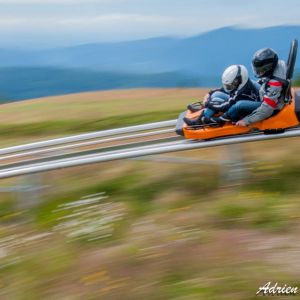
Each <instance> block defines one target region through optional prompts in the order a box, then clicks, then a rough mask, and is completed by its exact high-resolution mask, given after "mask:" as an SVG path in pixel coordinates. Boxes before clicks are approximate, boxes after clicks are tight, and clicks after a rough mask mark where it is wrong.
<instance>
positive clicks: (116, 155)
mask: <svg viewBox="0 0 300 300" xmlns="http://www.w3.org/2000/svg"><path fill="white" fill-rule="evenodd" d="M159 123H160V124H159ZM159 123H152V124H145V125H141V126H131V127H126V128H120V129H115V130H113V131H104V132H98V133H97V134H95V133H94V134H86V135H81V136H73V137H68V138H63V139H56V140H51V141H45V142H38V143H33V144H27V145H23V146H17V147H11V148H10V150H8V149H9V148H6V149H2V151H1V149H0V155H1V154H3V153H5V154H8V153H15V152H22V151H26V150H33V149H37V148H38V149H39V148H45V147H50V146H54V145H62V144H64V143H72V142H78V141H79V140H81V141H82V140H85V139H93V138H98V137H99V136H101V137H105V136H108V135H109V134H108V132H113V133H112V134H114V135H117V134H125V133H128V131H126V130H130V131H129V132H135V131H134V130H136V131H144V130H151V129H159V128H163V127H168V126H173V124H174V120H171V121H167V122H159ZM134 127H135V128H134ZM149 127H151V128H149ZM141 128H143V129H141ZM145 128H148V129H145ZM118 132H119V133H118ZM154 135H155V134H154V133H153V136H154ZM96 136H97V137H96ZM298 136H300V129H298V128H297V129H293V130H289V131H287V132H285V133H281V134H272V135H264V134H249V135H244V136H235V137H229V138H220V139H217V140H211V141H188V140H176V141H172V142H160V143H159V142H156V143H154V144H152V145H143V146H142V145H139V144H137V143H131V145H129V147H128V144H127V145H126V146H124V147H123V146H122V147H121V149H117V150H116V149H113V148H112V147H108V148H107V149H106V150H104V151H102V152H99V153H93V154H91V153H89V154H86V153H84V154H83V152H78V153H76V154H74V155H73V156H71V157H67V158H66V157H60V158H57V157H53V156H52V159H50V160H49V158H47V160H46V159H42V160H41V161H39V162H37V161H30V162H28V161H27V162H26V164H25V162H21V164H20V165H18V166H16V165H6V166H4V167H3V169H2V170H0V178H9V177H14V176H20V175H25V174H32V173H38V172H45V171H51V170H57V169H63V168H69V167H76V166H82V165H87V164H94V163H100V162H107V161H113V160H119V159H129V158H135V157H140V156H147V155H155V154H161V153H169V152H176V151H186V150H193V149H200V148H208V147H217V146H223V145H230V144H238V143H248V142H256V141H265V140H273V139H281V138H293V137H298ZM79 137H80V139H78V138H79ZM127 138H128V137H126V138H125V139H127ZM41 145H42V146H41ZM35 147H36V148H35ZM12 148H13V149H12ZM50 158H51V157H50Z"/></svg>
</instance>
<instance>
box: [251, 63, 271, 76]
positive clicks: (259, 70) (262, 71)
mask: <svg viewBox="0 0 300 300" xmlns="http://www.w3.org/2000/svg"><path fill="white" fill-rule="evenodd" d="M272 68H273V63H269V64H267V65H264V66H253V72H254V74H255V76H256V77H262V76H264V75H267V74H268V73H269V72H270V71H271V70H272Z"/></svg>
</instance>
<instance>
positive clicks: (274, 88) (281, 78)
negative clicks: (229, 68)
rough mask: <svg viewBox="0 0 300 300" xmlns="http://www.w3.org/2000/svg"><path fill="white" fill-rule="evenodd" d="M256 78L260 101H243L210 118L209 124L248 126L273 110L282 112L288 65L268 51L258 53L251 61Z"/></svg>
mask: <svg viewBox="0 0 300 300" xmlns="http://www.w3.org/2000/svg"><path fill="white" fill-rule="evenodd" d="M252 67H253V71H254V74H255V76H256V77H258V78H260V83H261V88H260V90H259V96H260V101H259V102H253V101H248V100H246V99H243V100H241V101H239V102H237V103H236V104H234V105H233V106H231V107H230V109H228V111H227V112H226V113H224V114H223V115H222V116H221V117H212V118H210V122H211V123H224V122H226V121H231V122H235V125H237V126H249V125H251V124H254V123H257V122H260V121H262V120H265V119H267V118H269V117H270V116H272V114H273V113H274V111H275V110H281V109H282V108H283V107H284V105H285V103H284V100H285V99H284V98H285V97H284V88H285V84H286V73H287V66H286V63H285V62H284V61H283V60H279V59H278V55H277V53H276V52H275V51H274V50H273V49H271V48H263V49H260V50H258V51H257V52H256V53H255V54H254V56H253V59H252Z"/></svg>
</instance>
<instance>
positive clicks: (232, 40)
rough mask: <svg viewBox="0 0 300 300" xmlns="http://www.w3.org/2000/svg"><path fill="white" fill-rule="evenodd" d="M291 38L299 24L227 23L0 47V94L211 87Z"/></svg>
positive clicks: (299, 33) (284, 50)
mask: <svg viewBox="0 0 300 300" xmlns="http://www.w3.org/2000/svg"><path fill="white" fill-rule="evenodd" d="M293 38H298V39H300V26H279V27H270V28H264V29H240V28H234V27H226V28H221V29H218V30H214V31H211V32H207V33H204V34H201V35H198V36H194V37H190V38H169V37H161V38H152V39H146V40H138V41H130V42H119V43H97V44H88V45H81V46H74V47H69V48H55V49H46V50H22V49H0V97H1V95H2V97H4V98H7V99H16V100H19V99H26V98H32V97H41V96H47V95H55V94H59V93H70V92H81V91H88V90H100V89H115V88H132V87H174V86H215V85H218V84H219V77H220V74H221V73H222V71H223V70H224V68H225V67H226V66H228V65H230V64H234V63H239V64H245V65H246V66H247V67H248V68H250V62H251V57H252V55H253V53H254V52H255V51H256V50H257V49H259V48H262V47H272V48H274V49H275V50H276V51H278V53H279V55H280V56H281V57H282V58H284V59H286V57H287V55H288V50H289V46H290V42H291V40H292V39H293ZM299 66H300V59H298V62H297V68H299ZM249 70H250V69H249Z"/></svg>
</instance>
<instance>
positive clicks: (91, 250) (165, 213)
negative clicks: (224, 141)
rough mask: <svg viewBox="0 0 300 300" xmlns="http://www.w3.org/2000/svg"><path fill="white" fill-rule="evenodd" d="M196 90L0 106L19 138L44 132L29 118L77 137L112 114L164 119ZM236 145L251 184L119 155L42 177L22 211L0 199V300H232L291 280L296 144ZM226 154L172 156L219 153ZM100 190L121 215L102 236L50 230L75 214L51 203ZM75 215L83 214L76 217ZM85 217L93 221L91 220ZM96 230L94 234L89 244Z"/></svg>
mask: <svg viewBox="0 0 300 300" xmlns="http://www.w3.org/2000/svg"><path fill="white" fill-rule="evenodd" d="M201 93H202V94H203V93H204V91H200V90H137V91H125V92H124V91H118V92H117V91H115V92H100V93H91V94H83V95H72V96H68V97H63V98H53V99H45V100H42V101H36V100H33V101H28V102H24V103H15V104H10V105H7V106H3V107H2V108H3V109H4V111H2V114H3V115H2V117H3V118H4V119H5V120H6V122H7V126H15V125H16V124H17V126H20V128H21V127H23V128H25V129H24V130H25V131H26V132H27V136H26V137H25V138H26V139H33V138H36V137H41V132H42V131H38V130H36V131H34V130H33V129H34V127H30V126H31V125H30V126H27V123H26V122H29V124H56V123H60V122H61V121H63V122H64V123H60V124H71V123H69V122H72V124H75V123H77V125H78V126H77V127H72V126H71V127H62V128H61V130H62V132H73V133H75V132H80V131H85V130H84V129H87V128H89V127H87V124H89V121H91V123H92V124H94V123H93V122H95V124H99V123H97V122H101V120H102V119H103V118H104V119H110V118H111V119H110V120H111V121H114V120H116V119H118V120H119V121H120V124H122V125H124V126H125V125H128V122H129V123H130V121H132V119H130V117H128V116H131V115H132V116H142V117H143V118H144V119H142V121H155V120H156V118H157V117H156V116H155V114H152V113H146V115H145V111H147V112H151V111H153V112H159V111H162V112H163V113H162V115H161V119H162V120H163V119H165V118H166V116H168V118H173V117H176V113H177V111H180V110H182V109H183V107H184V105H185V104H186V103H188V102H190V99H191V98H194V97H195V98H197V96H198V95H199V94H201ZM52 100H53V101H52ZM85 101H87V102H85ZM112 101H113V102H112ZM83 102H84V103H83ZM71 103H72V104H74V105H71ZM87 103H88V104H87ZM112 103H113V105H112ZM86 105H88V106H86ZM171 106H172V107H173V108H174V110H173V109H170V107H171ZM88 107H89V108H90V109H88ZM48 111H51V113H48ZM169 111H171V115H169ZM172 111H174V112H172ZM21 116H23V117H22V118H21ZM43 116H44V118H43ZM125 116H127V117H125ZM135 122H139V121H138V120H137V119H136V120H135ZM112 124H113V125H116V124H115V123H112ZM102 125H103V124H102ZM106 125H107V124H106ZM113 125H112V126H113ZM62 126H63V125H62ZM81 126H82V127H81ZM104 127H105V126H104ZM104 127H101V126H99V129H100V128H104ZM30 128H31V129H30ZM32 128H33V129H32ZM66 128H67V129H66ZM94 129H96V128H94ZM30 130H32V131H30ZM49 132H50V131H49ZM49 132H48V131H47V132H46V134H49ZM58 133H59V132H58V131H57V132H55V134H58ZM10 137H11V136H9V135H7V138H6V137H5V141H4V142H7V139H8V138H10ZM12 138H13V139H18V140H19V139H20V138H23V137H21V134H15V135H13V137H12ZM10 142H12V140H10ZM287 144H288V145H289V147H286V145H287ZM241 147H242V152H243V154H244V157H245V160H246V161H248V162H249V161H252V163H251V164H250V171H251V174H250V177H249V179H248V180H247V182H245V181H234V182H231V183H227V184H226V183H225V180H224V178H223V179H222V180H221V181H220V177H219V174H220V171H221V169H222V170H224V166H220V167H218V166H202V165H189V166H185V165H176V164H167V163H151V162H142V161H141V162H139V161H134V162H133V161H120V162H112V163H105V164H102V165H95V166H86V167H82V168H75V169H69V170H64V171H57V172H50V173H47V174H45V175H44V176H43V178H42V182H43V183H44V184H47V185H50V188H48V189H47V190H46V191H45V193H43V194H42V202H41V203H40V205H38V206H37V207H36V208H34V209H30V210H29V211H28V212H26V211H25V212H24V211H23V210H20V209H17V210H16V209H14V208H13V207H12V202H11V201H10V200H9V199H8V197H6V196H2V195H1V201H0V204H1V214H0V217H1V225H2V226H1V231H0V249H2V245H3V243H4V242H3V241H2V238H4V237H7V236H13V235H16V236H15V238H14V240H15V241H16V243H15V245H11V250H10V251H9V253H10V254H9V255H8V256H4V257H2V258H0V263H1V265H2V266H3V267H2V269H1V270H0V285H1V286H2V289H1V290H0V296H1V297H2V298H4V299H17V300H18V299H47V300H48V299H71V300H73V299H74V300H77V299H116V300H117V299H118V300H119V299H122V300H127V299H128V300H135V299H142V298H144V299H147V300H148V299H149V300H151V299H153V300H154V299H155V300H157V299H162V300H166V299H218V300H220V299H221V300H222V299H233V300H235V299H255V292H256V290H257V288H258V286H260V285H262V284H264V283H266V282H267V281H269V280H272V281H274V282H275V281H278V282H279V283H281V284H284V283H288V284H291V285H298V286H299V285H300V282H299V280H298V279H297V278H299V274H300V269H299V266H300V262H299V257H298V256H297V255H293V253H297V251H299V248H300V244H299V242H298V241H297V237H298V236H299V221H300V210H299V200H298V199H299V196H298V195H299V192H300V189H299V186H300V177H299V174H300V171H299V170H300V164H299V162H298V152H299V142H298V139H289V140H286V141H285V142H283V141H280V140H278V141H273V142H272V141H270V142H263V143H258V144H255V143H254V144H249V145H242V146H241ZM231 149H232V148H229V149H226V148H224V147H221V148H216V149H206V150H205V149H203V150H201V151H191V152H185V153H181V154H180V153H177V154H172V155H182V156H187V155H188V156H191V157H195V158H197V159H199V157H201V158H203V159H222V160H224V159H226V158H228V154H229V152H230V151H231ZM228 151H229V152H228ZM13 182H14V181H13V180H9V181H7V182H2V184H3V185H4V184H8V183H13ZM98 192H105V193H106V195H107V196H108V197H109V198H108V199H107V200H104V203H105V204H106V209H105V215H104V216H103V217H106V220H109V219H111V218H113V217H114V215H115V213H117V214H120V216H121V217H120V219H119V220H115V221H112V223H110V224H109V226H111V227H109V226H108V227H109V228H112V229H113V230H112V232H111V234H110V235H108V236H106V237H105V236H104V233H105V230H106V229H107V227H105V226H100V228H99V227H98V228H97V227H92V231H91V232H89V233H85V234H81V235H80V239H74V238H72V235H70V234H68V231H66V230H65V229H64V228H63V227H61V226H58V227H57V225H59V224H60V225H61V224H62V220H63V219H61V218H62V217H66V216H69V217H70V216H71V215H72V214H73V213H74V212H75V211H72V209H71V210H67V211H60V210H58V209H59V205H61V204H63V203H68V202H71V201H75V200H79V199H80V198H81V197H83V196H87V195H91V194H94V193H98ZM116 205H120V207H119V206H117V208H116ZM116 209H120V210H119V211H118V210H116ZM123 210H124V211H123ZM16 212H17V213H20V214H21V216H23V217H24V218H25V220H26V219H27V218H28V216H31V217H33V221H30V222H29V223H27V224H26V225H25V226H24V225H22V224H20V225H18V222H20V220H23V219H22V218H21V217H20V216H19V215H17V216H16V215H15V213H16ZM123 214H124V215H123ZM103 217H102V218H101V220H105V218H103ZM20 218H21V219H20ZM72 218H73V221H74V220H76V221H84V214H83V215H80V217H76V215H74V217H72ZM78 218H79V219H78ZM17 221H18V222H17ZM88 223H89V224H90V226H95V222H94V221H93V218H91V217H90V216H89V217H88ZM12 224H14V225H15V226H11V225H12ZM77 226H79V225H78V224H77ZM96 228H97V229H96ZM78 229H79V228H78V227H76V226H75V227H74V228H73V232H76V231H77V234H78V232H79V231H78ZM45 232H47V233H51V234H52V235H51V236H49V237H46V238H39V239H37V240H32V239H29V240H28V241H26V239H24V236H23V235H25V237H26V236H28V237H31V236H32V235H36V234H39V233H45ZM93 234H96V235H98V236H102V238H101V239H100V240H98V241H92V240H90V236H91V235H93ZM4 244H5V243H4ZM49 245H51V246H50V247H49ZM16 257H17V258H18V259H19V260H17V261H16V262H15V261H14V259H15V258H16ZM5 297H6V298H5ZM266 299H267V298H266Z"/></svg>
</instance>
